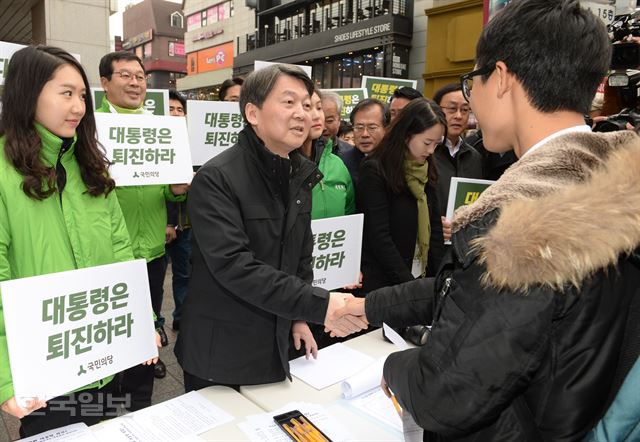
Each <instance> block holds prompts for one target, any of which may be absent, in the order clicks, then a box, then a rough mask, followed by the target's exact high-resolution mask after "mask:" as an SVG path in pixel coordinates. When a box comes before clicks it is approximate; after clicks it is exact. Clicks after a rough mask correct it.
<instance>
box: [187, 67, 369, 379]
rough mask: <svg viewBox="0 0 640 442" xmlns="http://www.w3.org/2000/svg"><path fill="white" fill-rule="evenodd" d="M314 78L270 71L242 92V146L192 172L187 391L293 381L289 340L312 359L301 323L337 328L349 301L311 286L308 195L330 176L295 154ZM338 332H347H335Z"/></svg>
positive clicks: (346, 328) (349, 325)
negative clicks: (335, 317) (336, 313)
mask: <svg viewBox="0 0 640 442" xmlns="http://www.w3.org/2000/svg"><path fill="white" fill-rule="evenodd" d="M311 93H313V82H312V81H311V79H309V77H307V76H306V75H305V74H304V72H303V71H302V70H301V69H299V68H295V67H287V66H284V65H274V66H271V67H268V68H264V69H261V70H259V71H256V72H254V73H252V74H251V75H250V76H249V77H248V78H247V79H246V80H245V83H244V84H243V87H242V94H241V97H240V109H241V112H242V115H243V117H244V119H245V121H246V122H247V123H248V124H247V125H246V126H245V128H244V129H243V130H242V131H241V132H240V134H239V136H238V143H237V144H236V145H235V146H233V147H232V148H230V149H228V150H226V151H225V152H223V153H221V154H220V155H218V156H216V157H215V158H213V159H212V160H210V161H209V162H207V163H206V164H205V165H204V166H202V167H201V168H200V169H199V170H198V173H197V174H196V176H195V178H194V180H193V184H192V187H191V192H190V195H189V201H188V210H189V215H190V217H191V225H192V233H193V237H194V240H193V251H192V260H193V268H192V274H191V283H190V286H189V294H188V296H187V299H186V302H185V305H184V307H183V313H182V318H183V320H182V321H181V330H180V335H179V337H178V342H177V343H176V348H175V353H176V356H177V358H178V361H179V362H180V364H181V366H182V368H183V370H184V379H185V390H186V391H190V390H197V389H200V388H204V387H206V386H209V385H214V384H223V385H229V386H232V387H233V388H236V389H238V388H239V386H240V385H251V384H262V383H270V382H278V381H282V380H284V379H285V377H289V378H290V374H289V363H288V358H287V356H288V345H289V336H290V335H293V341H294V343H295V345H296V347H300V345H301V341H304V345H305V347H306V351H307V357H309V355H310V354H311V353H313V354H314V356H316V354H317V347H316V343H315V341H314V339H313V335H312V334H311V332H310V331H309V327H308V326H307V324H306V322H305V321H311V322H315V323H318V324H325V325H326V326H330V327H331V328H332V329H334V328H336V327H337V328H338V329H339V330H341V331H342V334H346V333H348V332H353V331H357V330H360V329H362V328H364V327H366V324H365V323H364V322H363V321H361V320H355V321H353V322H349V321H344V320H337V321H333V315H334V311H335V310H336V309H337V308H339V307H342V306H343V305H344V298H345V297H344V296H343V295H342V294H338V293H332V294H329V293H328V292H327V291H326V290H323V289H321V288H314V287H312V286H311V285H310V282H311V281H312V279H313V271H312V268H311V253H312V250H313V242H312V236H311V224H310V223H311V219H310V210H311V189H312V188H313V186H314V185H315V184H316V183H317V182H319V181H320V178H321V177H322V175H321V174H320V172H319V171H318V169H317V168H316V165H315V163H313V162H311V161H309V160H307V159H305V158H304V157H303V156H302V155H301V154H299V153H298V152H294V150H295V149H297V148H298V147H300V146H301V145H302V143H303V142H304V140H305V139H306V138H307V135H308V132H309V129H310V126H311V118H310V114H309V110H310V105H311V101H310V95H311ZM339 334H340V332H339Z"/></svg>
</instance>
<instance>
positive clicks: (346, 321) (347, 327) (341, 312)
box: [324, 292, 369, 337]
mask: <svg viewBox="0 0 640 442" xmlns="http://www.w3.org/2000/svg"><path fill="white" fill-rule="evenodd" d="M354 299H355V298H354V297H353V295H351V294H348V293H340V292H331V293H330V294H329V306H328V307H327V314H326V315H325V318H324V326H325V331H327V332H330V334H331V336H332V337H336V336H337V337H344V336H348V335H350V334H352V333H356V332H359V331H360V330H364V329H366V328H367V327H368V326H369V323H368V322H367V319H366V318H365V317H364V315H359V316H354V315H352V314H348V313H347V302H348V301H349V300H354ZM363 302H364V299H363ZM363 305H364V304H363ZM363 308H364V307H363Z"/></svg>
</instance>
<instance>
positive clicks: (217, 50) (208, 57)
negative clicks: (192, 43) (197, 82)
mask: <svg viewBox="0 0 640 442" xmlns="http://www.w3.org/2000/svg"><path fill="white" fill-rule="evenodd" d="M230 67H233V42H232V41H230V42H228V43H225V44H222V45H218V46H213V47H211V48H207V49H203V50H201V51H198V52H192V53H190V54H187V72H188V74H189V75H193V74H200V73H202V72H211V71H217V70H219V69H225V68H230Z"/></svg>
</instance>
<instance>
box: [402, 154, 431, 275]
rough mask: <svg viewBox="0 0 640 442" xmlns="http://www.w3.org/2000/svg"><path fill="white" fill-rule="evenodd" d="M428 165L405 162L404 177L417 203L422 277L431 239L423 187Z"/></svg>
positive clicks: (425, 195)
mask: <svg viewBox="0 0 640 442" xmlns="http://www.w3.org/2000/svg"><path fill="white" fill-rule="evenodd" d="M428 172H429V163H426V162H425V163H424V164H421V163H419V162H418V161H414V160H405V162H404V175H405V178H406V180H407V187H408V188H409V191H410V192H411V194H412V195H413V196H414V198H415V199H416V202H417V203H418V239H417V246H418V253H419V258H420V263H421V264H422V265H421V269H422V275H424V273H425V269H426V268H427V258H428V255H429V239H430V237H431V222H430V221H429V206H427V194H426V193H425V191H424V186H425V185H426V184H427V181H428V176H427V175H428Z"/></svg>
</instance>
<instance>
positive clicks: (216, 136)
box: [187, 100, 244, 166]
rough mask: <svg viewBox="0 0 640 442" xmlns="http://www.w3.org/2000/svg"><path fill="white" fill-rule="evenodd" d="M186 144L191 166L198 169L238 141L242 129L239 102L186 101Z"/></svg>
mask: <svg viewBox="0 0 640 442" xmlns="http://www.w3.org/2000/svg"><path fill="white" fill-rule="evenodd" d="M187 109H189V113H188V114H187V126H188V128H189V145H190V146H191V160H192V161H193V165H194V166H201V165H203V164H204V163H206V162H207V161H209V160H210V159H211V158H213V157H215V156H216V155H218V154H219V153H220V152H223V151H224V150H226V149H228V148H229V147H231V146H233V145H234V144H236V142H237V141H238V133H239V132H240V131H241V130H242V128H243V127H244V123H243V120H242V115H241V114H240V107H239V105H238V103H234V102H229V101H195V100H189V101H188V102H187Z"/></svg>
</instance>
